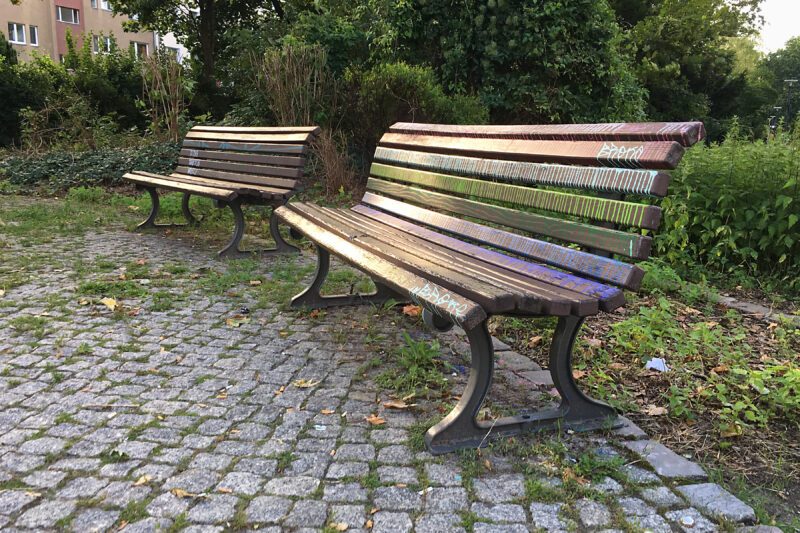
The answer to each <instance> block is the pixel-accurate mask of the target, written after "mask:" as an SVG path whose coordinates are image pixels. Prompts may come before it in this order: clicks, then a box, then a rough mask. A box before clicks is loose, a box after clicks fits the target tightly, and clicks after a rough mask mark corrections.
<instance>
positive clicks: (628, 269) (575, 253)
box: [361, 192, 644, 289]
mask: <svg viewBox="0 0 800 533" xmlns="http://www.w3.org/2000/svg"><path fill="white" fill-rule="evenodd" d="M361 201H362V202H363V203H365V204H367V205H370V206H372V207H377V208H378V209H382V210H384V211H387V212H390V213H393V214H395V215H398V216H401V217H403V218H406V219H410V220H414V221H417V222H421V223H423V224H425V225H427V226H432V227H435V228H437V229H441V230H444V231H447V232H449V233H452V234H455V235H459V236H461V237H466V238H468V239H473V240H475V241H477V242H480V243H483V244H487V245H489V246H495V247H497V248H500V249H502V250H506V251H509V252H514V253H517V254H520V255H524V256H525V257H530V258H531V259H534V260H536V261H541V262H542V263H546V264H548V265H551V266H554V267H557V268H563V269H565V270H569V271H570V272H573V273H575V274H578V275H583V276H589V277H590V278H592V279H596V280H599V281H601V282H606V283H611V284H613V285H617V286H619V287H623V288H626V289H636V288H637V287H638V286H639V283H641V280H642V277H644V271H643V270H642V269H641V268H639V267H637V266H635V265H629V264H627V263H623V262H622V261H616V260H614V259H609V258H606V257H600V256H596V255H593V254H590V253H586V252H581V251H580V250H574V249H572V248H566V247H564V246H559V245H557V244H552V243H549V242H545V241H540V240H537V239H533V238H530V237H526V236H524V235H517V234H515V233H510V232H508V231H505V230H501V229H496V228H490V227H489V226H484V225H483V224H477V223H475V222H470V221H468V220H462V219H460V218H456V217H452V216H449V215H444V214H441V213H437V212H435V211H431V210H429V209H424V208H421V207H417V206H415V205H412V204H409V203H405V202H400V201H397V200H394V199H392V198H387V197H385V196H379V195H376V194H372V193H370V192H367V193H365V194H364V197H363V198H362V200H361ZM509 211H512V212H513V210H509Z"/></svg>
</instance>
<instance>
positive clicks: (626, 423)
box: [611, 416, 647, 439]
mask: <svg viewBox="0 0 800 533" xmlns="http://www.w3.org/2000/svg"><path fill="white" fill-rule="evenodd" d="M617 418H619V420H620V421H621V422H622V427H619V428H616V429H613V430H612V431H611V432H612V433H613V434H614V435H616V436H618V437H622V438H626V439H646V438H647V433H645V432H644V430H642V428H640V427H639V426H637V425H636V424H634V423H633V422H631V421H630V420H629V419H628V418H626V417H624V416H619V417H617Z"/></svg>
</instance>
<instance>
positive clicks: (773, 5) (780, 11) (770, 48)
mask: <svg viewBox="0 0 800 533" xmlns="http://www.w3.org/2000/svg"><path fill="white" fill-rule="evenodd" d="M761 10H762V14H763V15H764V19H765V21H766V22H765V24H764V28H763V29H762V30H761V48H762V50H764V51H765V52H774V51H775V50H778V49H779V48H783V45H784V44H785V43H786V41H788V40H789V39H791V38H792V37H796V36H798V35H800V0H765V2H764V3H763V4H761Z"/></svg>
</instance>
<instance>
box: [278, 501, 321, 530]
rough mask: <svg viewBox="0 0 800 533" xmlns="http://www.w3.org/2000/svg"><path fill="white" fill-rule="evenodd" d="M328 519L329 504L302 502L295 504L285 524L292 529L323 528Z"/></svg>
mask: <svg viewBox="0 0 800 533" xmlns="http://www.w3.org/2000/svg"><path fill="white" fill-rule="evenodd" d="M327 517H328V504H327V503H325V502H320V501H314V500H301V501H299V502H297V503H295V504H294V507H292V510H291V512H290V513H289V516H287V517H286V520H285V521H284V522H283V523H284V525H286V526H290V527H321V526H322V525H324V524H325V520H326V518H327Z"/></svg>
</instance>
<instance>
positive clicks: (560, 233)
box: [367, 179, 652, 259]
mask: <svg viewBox="0 0 800 533" xmlns="http://www.w3.org/2000/svg"><path fill="white" fill-rule="evenodd" d="M367 188H368V189H369V190H373V191H377V192H380V193H383V194H386V195H389V196H392V197H395V198H400V199H403V200H407V201H411V202H415V203H418V204H421V205H425V206H428V207H433V208H436V209H442V210H445V211H449V212H451V213H456V214H459V215H464V216H471V217H475V218H480V219H481V220H485V221H487V222H494V223H496V224H503V225H504V226H508V227H511V228H515V229H521V230H525V231H529V232H531V233H535V234H537V235H543V236H547V237H554V238H556V239H560V240H562V241H565V242H568V243H575V244H581V245H584V246H591V247H593V248H597V249H601V250H606V251H609V252H613V253H618V254H622V255H626V256H628V257H634V258H637V259H646V258H647V256H648V254H649V253H650V247H651V245H652V238H650V237H645V236H643V235H636V234H634V233H625V232H624V231H618V230H615V229H610V228H603V227H599V226H592V225H590V224H582V223H580V222H573V221H571V220H564V219H560V218H552V217H548V216H545V215H540V214H538V213H529V212H525V211H518V210H516V209H509V208H507V207H500V206H496V205H491V204H486V203H483V202H477V201H475V200H467V199H465V198H456V197H454V196H450V195H447V194H441V193H437V192H434V191H426V190H423V189H416V188H414V187H408V186H405V185H399V184H397V183H391V182H388V181H382V180H373V179H370V180H368V181H367Z"/></svg>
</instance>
